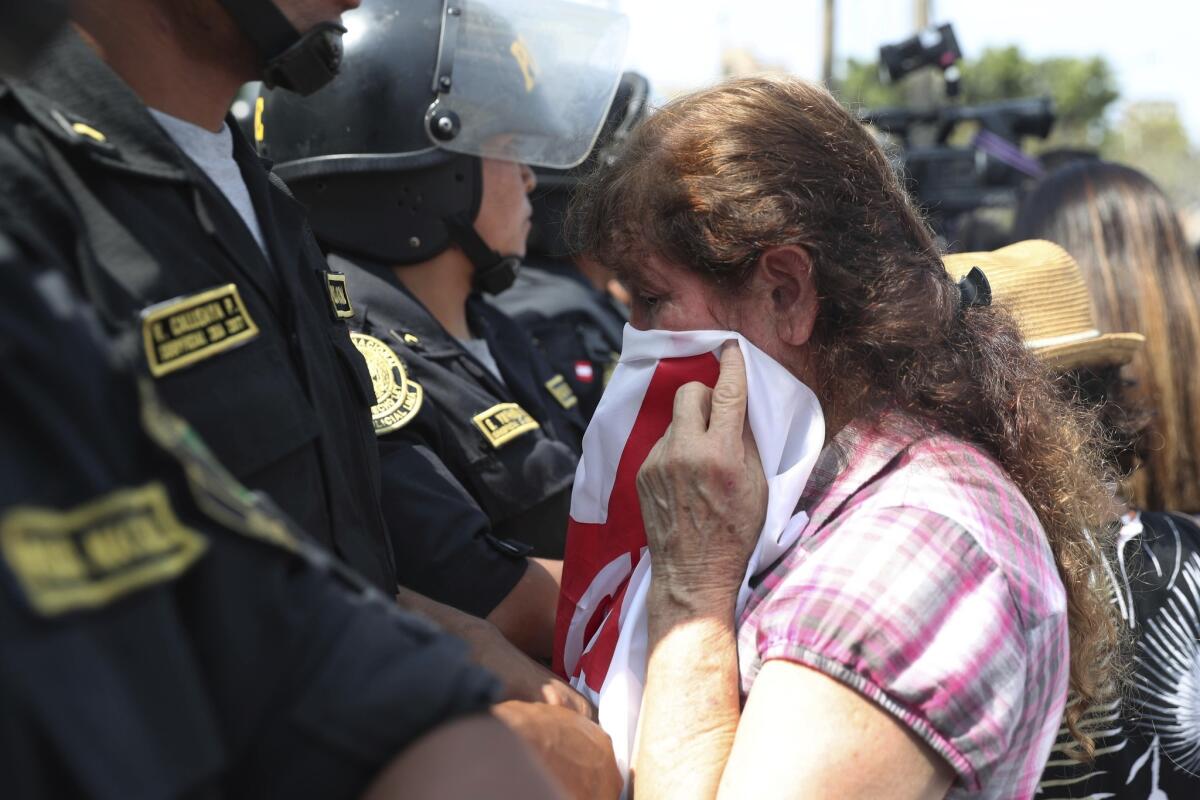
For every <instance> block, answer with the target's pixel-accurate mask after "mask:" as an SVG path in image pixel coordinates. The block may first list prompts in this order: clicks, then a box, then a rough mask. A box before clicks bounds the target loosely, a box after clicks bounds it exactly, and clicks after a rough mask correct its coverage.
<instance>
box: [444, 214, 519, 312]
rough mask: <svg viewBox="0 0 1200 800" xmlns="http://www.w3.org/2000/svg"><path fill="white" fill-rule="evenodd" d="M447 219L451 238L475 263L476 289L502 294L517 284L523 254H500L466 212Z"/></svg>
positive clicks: (473, 263)
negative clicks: (480, 233)
mask: <svg viewBox="0 0 1200 800" xmlns="http://www.w3.org/2000/svg"><path fill="white" fill-rule="evenodd" d="M443 222H445V224H446V230H447V231H449V233H450V239H451V240H452V241H453V242H454V243H455V244H457V245H458V246H459V247H461V248H462V251H463V253H465V254H466V256H467V259H468V260H469V261H470V262H471V264H472V265H473V266H474V267H475V277H474V279H473V283H474V286H475V288H476V289H478V290H479V291H481V292H485V293H486V294H500V293H501V292H503V291H504V290H505V289H507V288H508V287H510V286H512V285H513V282H514V281H516V279H517V273H518V272H519V271H520V269H521V259H520V257H518V256H504V255H500V254H499V253H497V252H496V251H495V250H493V249H492V248H490V247H488V246H487V243H486V242H485V241H483V237H482V236H480V235H479V232H478V231H476V230H475V226H474V225H473V224H472V223H471V221H470V219H468V218H467V215H466V214H455V215H453V216H450V217H447V218H446V219H444V220H443Z"/></svg>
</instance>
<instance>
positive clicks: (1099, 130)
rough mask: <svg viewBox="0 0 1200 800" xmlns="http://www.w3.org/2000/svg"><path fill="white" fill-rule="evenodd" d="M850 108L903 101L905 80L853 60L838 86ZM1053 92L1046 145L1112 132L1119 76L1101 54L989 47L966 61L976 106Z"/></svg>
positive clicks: (1094, 140)
mask: <svg viewBox="0 0 1200 800" xmlns="http://www.w3.org/2000/svg"><path fill="white" fill-rule="evenodd" d="M835 89H836V91H837V92H838V95H839V96H840V97H841V98H842V100H843V102H846V103H848V104H849V105H850V106H851V107H852V108H879V107H883V106H898V105H903V103H904V87H903V82H901V84H898V85H894V84H885V83H883V81H882V80H880V77H879V70H878V69H877V67H876V65H875V63H874V62H867V61H858V60H856V59H853V58H852V59H849V60H847V62H846V68H845V71H844V73H843V77H842V78H841V80H839V81H838V82H837V85H836V87H835ZM1046 95H1048V96H1050V97H1051V98H1053V99H1054V104H1055V109H1056V110H1057V113H1058V122H1057V124H1056V125H1055V129H1054V132H1053V133H1052V134H1051V137H1050V139H1049V140H1048V141H1047V142H1046V143H1045V145H1044V146H1049V147H1057V146H1068V145H1070V146H1080V145H1091V146H1098V145H1099V144H1100V143H1101V142H1102V141H1104V137H1105V134H1106V133H1107V132H1108V120H1107V118H1106V115H1105V112H1106V110H1107V109H1108V107H1109V105H1111V104H1112V103H1113V102H1114V101H1115V100H1116V99H1117V98H1118V96H1119V93H1118V91H1117V85H1116V78H1115V76H1114V75H1113V71H1112V68H1111V67H1110V66H1109V64H1108V62H1107V61H1106V60H1105V59H1104V58H1103V57H1101V56H1095V57H1092V58H1046V59H1040V60H1034V59H1030V58H1028V57H1026V56H1025V54H1024V53H1022V52H1021V49H1020V48H1019V47H1016V46H1010V47H999V48H989V49H987V50H985V51H984V52H983V54H982V55H981V56H980V57H979V58H978V59H974V60H971V59H967V60H964V62H963V64H962V90H961V95H960V98H961V102H962V103H965V104H968V105H974V104H977V103H990V102H995V101H998V100H1011V99H1016V98H1020V97H1039V96H1046Z"/></svg>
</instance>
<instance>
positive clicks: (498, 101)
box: [426, 0, 629, 168]
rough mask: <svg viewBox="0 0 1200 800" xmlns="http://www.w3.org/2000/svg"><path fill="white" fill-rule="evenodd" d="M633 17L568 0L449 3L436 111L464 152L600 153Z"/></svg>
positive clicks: (521, 157)
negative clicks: (597, 149) (596, 149)
mask: <svg viewBox="0 0 1200 800" xmlns="http://www.w3.org/2000/svg"><path fill="white" fill-rule="evenodd" d="M628 38H629V23H628V20H627V19H626V18H625V16H624V15H623V14H620V13H617V12H614V11H609V10H606V9H602V8H596V7H593V6H586V5H580V4H577V3H571V2H563V0H449V2H447V3H446V8H445V10H444V12H443V19H442V41H441V46H440V48H439V52H438V64H437V68H436V71H435V75H434V89H435V91H436V92H438V96H437V98H436V99H435V100H434V102H433V104H432V105H430V107H429V110H428V112H427V114H426V123H427V125H426V129H427V131H428V133H429V136H430V139H431V141H432V142H433V143H434V144H436V145H437V146H439V147H442V148H445V149H446V150H451V151H453V152H456V153H464V154H467V155H473V156H481V157H484V158H497V159H502V160H505V161H518V162H521V163H524V164H531V165H535V166H542V167H553V168H566V167H572V166H575V165H576V164H579V163H580V162H581V161H583V159H584V158H585V157H586V156H587V154H588V152H589V151H590V150H591V149H592V144H593V143H594V142H595V141H596V137H597V135H598V134H599V133H600V128H601V127H602V126H603V124H604V119H605V114H606V112H607V111H608V107H609V104H610V103H611V102H612V98H613V95H614V94H615V92H616V89H617V83H618V81H619V80H620V77H621V68H622V66H623V64H624V61H625V46H626V43H627V41H628Z"/></svg>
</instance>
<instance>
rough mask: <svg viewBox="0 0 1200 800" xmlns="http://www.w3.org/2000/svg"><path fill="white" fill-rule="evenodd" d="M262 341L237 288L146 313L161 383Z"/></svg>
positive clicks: (150, 354) (150, 356)
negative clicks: (254, 339) (213, 358)
mask: <svg viewBox="0 0 1200 800" xmlns="http://www.w3.org/2000/svg"><path fill="white" fill-rule="evenodd" d="M255 336H258V325H256V324H255V322H254V320H252V319H251V318H250V313H249V312H248V311H247V310H246V304H245V303H243V302H242V296H241V294H239V293H238V288H237V286H236V285H235V284H232V283H230V284H226V285H225V286H219V287H217V288H216V289H209V290H207V291H204V292H200V293H199V294H194V295H190V296H188V297H179V298H176V299H174V300H168V301H166V302H164V303H157V304H156V305H152V306H150V307H149V308H146V309H144V310H143V311H142V343H143V344H144V346H145V348H146V361H147V362H148V363H149V365H150V374H151V375H153V376H154V377H156V378H161V377H162V376H163V375H169V374H170V373H172V372H174V371H176V370H179V369H183V368H184V367H187V366H190V365H192V364H195V363H196V362H198V361H203V360H204V359H206V358H211V357H212V356H215V355H217V354H219V353H224V352H225V351H226V350H229V349H231V348H234V347H237V346H238V345H241V344H244V343H245V342H248V341H250V340H251V339H253V338H254V337H255Z"/></svg>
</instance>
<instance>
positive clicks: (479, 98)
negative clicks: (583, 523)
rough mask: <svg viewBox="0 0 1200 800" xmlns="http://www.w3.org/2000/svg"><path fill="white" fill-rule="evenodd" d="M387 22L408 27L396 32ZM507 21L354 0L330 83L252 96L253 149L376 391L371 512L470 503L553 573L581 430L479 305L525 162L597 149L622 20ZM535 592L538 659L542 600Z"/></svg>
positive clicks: (501, 8)
mask: <svg viewBox="0 0 1200 800" xmlns="http://www.w3.org/2000/svg"><path fill="white" fill-rule="evenodd" d="M399 9H403V10H404V13H406V14H411V15H412V16H413V17H414V18H415V19H417V20H420V22H419V24H404V25H400V24H397V23H396V20H397V19H398V18H399ZM520 9H521V4H519V3H510V4H496V5H493V6H484V5H482V4H466V5H465V6H463V7H459V6H458V4H456V3H444V2H442V0H415V1H413V0H403V1H401V0H366V1H365V2H364V3H363V5H362V7H361V8H360V9H359V10H358V11H356V12H354V13H352V14H348V15H347V16H346V20H345V22H346V25H347V27H348V29H349V31H350V33H349V34H348V36H347V51H346V58H345V67H344V69H345V74H344V76H343V79H342V80H341V81H339V82H338V84H337V85H335V86H332V87H330V88H329V89H328V90H325V91H322V92H319V93H317V94H315V95H313V96H312V97H309V98H298V97H296V96H294V95H289V94H286V93H280V92H276V91H268V92H266V93H265V94H264V109H263V129H262V131H263V134H264V136H263V140H262V142H261V152H262V153H263V154H264V155H266V156H267V157H269V158H271V159H273V160H274V161H275V164H276V167H275V169H276V171H277V172H278V174H279V175H280V176H281V177H282V178H283V179H284V180H285V181H287V183H288V184H289V186H290V187H291V188H292V190H293V191H294V192H295V194H296V197H297V198H298V199H299V200H300V202H302V203H303V204H304V205H306V206H307V207H308V209H309V214H310V219H311V222H312V225H313V229H314V231H315V232H316V235H317V238H318V240H320V242H321V245H322V246H323V247H324V248H325V249H326V250H327V251H328V252H330V253H331V257H330V264H331V266H333V268H334V269H336V270H337V271H339V272H343V273H345V277H346V281H347V284H348V287H349V293H350V297H351V298H352V299H353V302H354V305H355V312H356V313H355V316H354V318H353V319H352V320H351V325H352V326H353V327H354V328H355V329H356V331H358V333H357V334H356V335H355V337H354V338H355V341H356V343H357V344H358V345H359V346H360V348H361V349H362V350H363V352H364V355H365V356H366V357H367V359H368V361H369V362H370V363H371V364H372V375H373V377H375V378H376V379H377V382H376V393H377V396H378V398H379V404H378V405H377V406H376V407H375V411H374V420H375V426H376V432H377V434H378V435H379V437H380V438H379V443H380V448H381V452H382V453H383V462H384V497H385V502H386V503H389V504H395V505H396V506H397V508H400V507H403V508H410V507H411V506H412V504H413V502H414V500H413V497H414V495H416V496H419V494H420V493H422V492H428V491H432V490H430V489H422V488H421V487H420V486H419V485H418V484H420V483H422V482H426V481H438V482H440V488H438V489H437V492H438V493H439V495H440V496H442V497H444V498H445V501H444V502H443V503H442V504H438V505H433V504H426V506H425V508H424V511H423V516H422V520H423V522H424V524H423V525H422V526H420V528H416V529H414V531H419V530H422V529H424V530H439V529H441V528H442V527H444V526H445V525H446V524H448V522H449V520H452V519H457V518H460V517H462V516H464V515H466V514H467V513H468V510H469V509H475V508H478V509H482V511H483V512H484V513H485V514H486V518H485V519H483V520H481V521H480V522H481V523H482V524H481V526H480V527H479V528H478V530H479V533H480V535H481V536H483V537H485V538H487V539H489V540H492V541H495V540H501V541H516V542H519V543H522V544H524V545H528V546H529V547H530V548H532V552H533V553H534V554H535V555H537V556H541V557H545V558H550V559H558V558H561V557H562V552H563V544H564V539H565V531H566V524H567V516H568V506H569V501H570V488H571V484H572V481H573V478H574V473H575V467H576V463H577V455H578V451H579V444H580V439H581V435H582V432H583V422H582V419H581V418H580V417H579V414H578V410H577V408H576V406H577V404H578V400H577V399H576V397H575V395H574V393H573V392H572V390H571V387H570V384H569V383H568V382H567V381H566V380H565V379H564V376H562V375H561V374H556V373H554V372H553V371H551V370H549V369H548V368H547V366H546V365H545V363H544V362H543V360H542V359H541V358H540V357H539V356H538V355H537V353H536V351H535V350H534V348H533V347H532V344H531V342H530V341H529V339H528V338H527V337H526V336H525V335H524V334H523V333H522V332H521V330H520V329H519V327H518V326H516V325H515V324H514V323H513V322H512V321H511V320H510V319H508V318H507V317H506V316H504V315H503V314H502V313H500V312H499V311H498V310H496V309H495V308H494V307H492V306H490V305H488V304H487V303H486V302H485V301H484V300H483V299H482V296H481V295H482V293H492V294H495V293H498V292H501V291H503V290H504V289H506V288H508V286H509V285H511V283H512V280H513V278H514V275H515V270H516V267H517V264H518V263H519V260H520V258H521V256H523V254H524V249H525V238H526V236H527V234H528V220H529V215H530V207H529V204H528V200H527V197H526V195H527V193H528V192H529V191H530V190H531V189H532V188H533V185H534V180H533V173H532V170H531V169H530V168H529V167H528V166H527V164H529V163H550V164H557V165H560V166H561V165H564V164H570V163H577V162H578V161H580V160H581V159H582V158H583V157H584V156H585V155H586V153H587V151H588V149H589V148H590V146H591V143H592V141H593V140H594V139H595V136H596V134H597V132H598V131H599V129H600V126H601V124H602V122H603V119H604V112H605V110H606V109H607V106H608V102H609V101H610V99H611V96H612V93H613V92H614V91H615V88H616V84H617V80H618V77H619V73H618V65H619V61H620V58H621V55H622V48H623V41H624V21H623V20H622V19H621V18H620V17H619V16H618V15H615V14H612V13H611V12H607V11H604V10H601V9H595V8H586V7H580V6H576V5H573V4H565V3H564V4H562V5H561V10H560V9H559V8H558V7H556V6H554V5H553V4H544V5H542V6H539V7H538V11H539V14H538V16H537V17H528V18H524V17H522V16H520V15H519V13H515V12H518V11H519V10H520ZM555 14H558V15H559V16H557V17H556V16H555ZM597 53H605V54H606V59H607V63H600V62H598V61H597V60H596V54H597ZM405 442H409V443H411V444H412V445H413V446H415V447H417V448H418V449H419V450H421V451H422V452H423V453H425V454H427V457H428V459H429V461H430V463H431V464H433V465H434V466H435V468H436V470H437V471H436V472H434V471H432V470H431V471H429V472H428V473H427V474H425V475H420V474H416V473H415V472H414V471H413V470H412V469H409V468H407V467H406V465H405V464H403V463H402V462H399V461H398V460H397V459H395V458H393V457H392V456H391V455H390V452H391V450H392V448H394V447H396V446H397V445H399V444H403V443H405ZM455 495H457V500H456V499H455ZM408 513H413V512H406V514H408ZM400 546H402V547H407V548H411V549H425V550H428V549H429V548H432V547H438V546H439V545H438V543H437V542H436V541H428V540H426V541H412V542H409V543H406V544H405V545H400ZM401 560H402V561H403V558H402V559H401ZM421 560H422V561H424V560H425V559H421ZM547 590H548V591H547V602H546V605H545V609H546V612H547V613H546V616H545V620H544V622H545V624H544V626H542V627H541V628H540V629H539V633H540V634H541V635H542V636H543V637H545V638H543V639H542V641H543V643H545V644H547V645H548V644H549V631H550V629H551V627H552V614H553V608H554V605H555V601H554V599H553V597H552V595H556V593H557V587H556V586H555V587H547ZM547 652H548V650H547Z"/></svg>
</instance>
